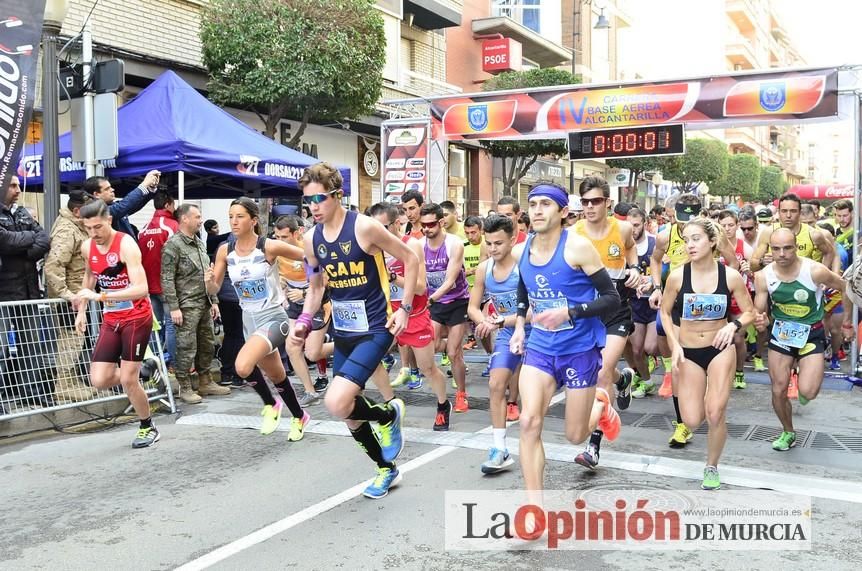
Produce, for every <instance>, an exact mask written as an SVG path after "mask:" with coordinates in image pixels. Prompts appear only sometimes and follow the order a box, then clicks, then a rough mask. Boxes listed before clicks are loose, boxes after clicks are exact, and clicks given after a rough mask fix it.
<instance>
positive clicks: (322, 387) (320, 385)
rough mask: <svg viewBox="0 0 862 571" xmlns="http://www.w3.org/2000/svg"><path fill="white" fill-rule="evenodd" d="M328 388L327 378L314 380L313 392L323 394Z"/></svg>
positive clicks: (320, 377) (322, 377) (321, 377)
mask: <svg viewBox="0 0 862 571" xmlns="http://www.w3.org/2000/svg"><path fill="white" fill-rule="evenodd" d="M328 388H329V377H324V376H322V375H321V376H319V377H317V378H316V379H315V380H314V392H316V393H321V394H323V393H325V392H326V389H328Z"/></svg>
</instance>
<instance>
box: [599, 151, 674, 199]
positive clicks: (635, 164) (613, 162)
mask: <svg viewBox="0 0 862 571" xmlns="http://www.w3.org/2000/svg"><path fill="white" fill-rule="evenodd" d="M659 158H660V157H631V158H626V159H608V161H607V163H608V166H609V167H612V168H615V169H628V171H629V184H628V187H627V188H626V191H625V194H624V197H623V198H622V201H623V202H634V201H635V199H636V198H637V193H638V178H639V177H640V175H642V174H643V173H645V172H647V171H651V170H661V161H659V160H658V159H659Z"/></svg>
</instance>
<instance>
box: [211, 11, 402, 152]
mask: <svg viewBox="0 0 862 571" xmlns="http://www.w3.org/2000/svg"><path fill="white" fill-rule="evenodd" d="M373 6H374V2H373V0H269V1H267V2H261V1H260V0H210V2H209V3H208V4H205V7H204V8H203V9H202V12H201V32H200V37H201V44H202V49H203V62H204V65H205V66H206V68H207V70H208V71H209V74H210V81H209V90H210V97H211V98H212V99H213V100H214V101H216V102H217V103H219V104H222V105H235V106H238V107H244V108H250V109H253V110H254V111H255V112H256V113H257V114H258V116H259V117H260V118H261V120H262V121H263V122H264V123H265V125H266V131H265V132H266V134H267V135H268V136H270V137H274V136H275V132H276V128H277V127H278V124H279V122H280V121H281V119H283V118H290V119H295V120H298V121H299V122H300V126H299V128H298V129H296V130H295V131H294V133H293V138H292V139H291V140H290V141H289V142H288V146H291V147H296V146H297V145H298V144H299V142H300V139H301V137H302V134H303V133H304V131H305V128H306V126H307V125H308V122H309V121H314V122H333V121H341V120H346V119H355V118H357V117H360V116H362V115H366V114H368V113H371V112H372V111H373V110H374V104H375V103H376V102H377V100H378V99H379V98H380V93H381V86H382V83H383V80H382V76H381V70H382V69H383V65H384V63H385V58H386V54H385V49H386V38H385V36H384V32H383V19H382V17H381V16H380V14H379V12H378V11H377V10H375V9H374V7H373Z"/></svg>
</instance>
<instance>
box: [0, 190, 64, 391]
mask: <svg viewBox="0 0 862 571" xmlns="http://www.w3.org/2000/svg"><path fill="white" fill-rule="evenodd" d="M20 194H21V185H20V183H19V181H18V177H17V176H13V177H12V178H11V179H10V181H9V187H8V188H7V189H6V193H5V196H4V197H3V201H2V202H0V266H2V268H3V278H2V279H0V302H9V301H25V300H31V299H38V298H40V297H41V292H40V291H39V276H38V272H37V270H36V263H37V262H38V261H39V260H41V259H42V258H44V257H45V254H47V253H48V250H49V248H50V244H51V238H50V236H49V235H48V233H47V232H46V231H45V230H44V229H43V228H42V227H41V226H40V225H39V223H38V222H36V221H35V220H34V219H33V217H32V216H31V215H30V212H29V211H28V210H27V209H26V208H20V207H18V205H17V202H18V196H19V195H20ZM40 331H41V325H40V323H39V313H38V308H37V306H36V305H35V304H26V303H25V304H7V305H0V359H3V357H5V356H7V355H8V357H9V358H8V359H3V360H2V361H0V375H2V385H3V387H4V388H5V390H6V392H7V394H9V393H15V394H17V396H19V397H22V398H27V399H28V400H30V401H31V402H33V403H35V404H40V405H44V406H51V405H53V404H54V402H53V397H52V393H53V392H54V390H53V387H51V386H50V385H49V376H50V375H49V374H48V369H47V367H46V363H45V360H44V351H43V350H42V346H43V343H42V341H41V339H40V338H39V333H40Z"/></svg>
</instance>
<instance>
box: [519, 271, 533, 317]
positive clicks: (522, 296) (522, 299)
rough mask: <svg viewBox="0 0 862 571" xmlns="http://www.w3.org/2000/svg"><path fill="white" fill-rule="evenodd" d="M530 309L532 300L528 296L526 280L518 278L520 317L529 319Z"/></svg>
mask: <svg viewBox="0 0 862 571" xmlns="http://www.w3.org/2000/svg"><path fill="white" fill-rule="evenodd" d="M529 307H530V298H529V297H528V295H527V286H526V285H525V284H524V278H523V277H519V278H518V312H517V314H518V317H527V309H529Z"/></svg>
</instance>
